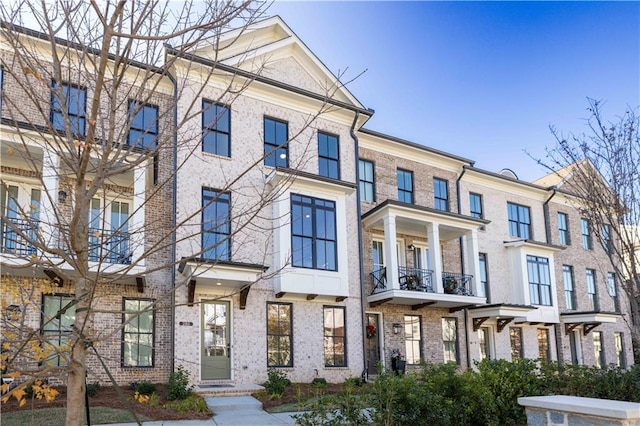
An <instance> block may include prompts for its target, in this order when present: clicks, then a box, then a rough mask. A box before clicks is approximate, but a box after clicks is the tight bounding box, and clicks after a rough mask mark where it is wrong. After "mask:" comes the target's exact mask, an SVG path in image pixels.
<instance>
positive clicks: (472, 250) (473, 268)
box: [464, 229, 481, 296]
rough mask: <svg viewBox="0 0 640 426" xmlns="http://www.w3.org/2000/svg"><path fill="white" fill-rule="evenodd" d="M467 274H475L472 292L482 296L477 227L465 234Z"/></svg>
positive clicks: (472, 281)
mask: <svg viewBox="0 0 640 426" xmlns="http://www.w3.org/2000/svg"><path fill="white" fill-rule="evenodd" d="M464 240H465V248H466V257H467V259H466V260H467V274H470V275H473V279H472V280H471V292H472V293H473V295H474V296H480V294H481V292H480V286H481V283H480V260H479V254H478V231H477V230H476V229H473V230H471V231H470V232H467V233H466V234H465V236H464Z"/></svg>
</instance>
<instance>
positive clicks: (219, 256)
mask: <svg viewBox="0 0 640 426" xmlns="http://www.w3.org/2000/svg"><path fill="white" fill-rule="evenodd" d="M230 205H231V194H229V193H228V192H221V191H216V190H214V189H209V188H202V257H203V258H205V259H211V260H229V259H230V258H231V206H230Z"/></svg>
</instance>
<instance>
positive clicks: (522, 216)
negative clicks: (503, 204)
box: [507, 203, 531, 240]
mask: <svg viewBox="0 0 640 426" xmlns="http://www.w3.org/2000/svg"><path fill="white" fill-rule="evenodd" d="M507 212H508V215H509V235H511V236H512V237H517V238H523V239H525V240H528V239H531V213H530V210H529V207H526V206H521V205H519V204H514V203H507Z"/></svg>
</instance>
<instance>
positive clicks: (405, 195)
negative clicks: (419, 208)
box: [398, 169, 413, 204]
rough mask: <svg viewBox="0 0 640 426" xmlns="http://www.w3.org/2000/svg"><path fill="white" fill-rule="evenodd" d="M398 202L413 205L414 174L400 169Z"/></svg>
mask: <svg viewBox="0 0 640 426" xmlns="http://www.w3.org/2000/svg"><path fill="white" fill-rule="evenodd" d="M398 201H402V202H403V203H409V204H413V172H410V171H409V170H402V169H398Z"/></svg>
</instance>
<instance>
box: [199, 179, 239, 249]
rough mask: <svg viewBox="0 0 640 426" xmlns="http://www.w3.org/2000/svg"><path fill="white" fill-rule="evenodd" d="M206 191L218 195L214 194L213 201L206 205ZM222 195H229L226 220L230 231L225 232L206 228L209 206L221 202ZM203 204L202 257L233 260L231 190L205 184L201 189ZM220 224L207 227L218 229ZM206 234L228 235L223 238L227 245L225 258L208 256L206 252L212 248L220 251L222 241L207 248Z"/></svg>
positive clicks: (201, 225) (201, 226) (224, 243)
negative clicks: (222, 189) (206, 215)
mask: <svg viewBox="0 0 640 426" xmlns="http://www.w3.org/2000/svg"><path fill="white" fill-rule="evenodd" d="M205 191H211V192H214V193H216V194H217V195H215V196H213V197H212V198H211V201H210V202H208V203H207V204H206V205H205ZM221 196H226V197H227V212H228V214H227V220H226V221H225V224H226V226H228V228H229V233H228V234H225V233H223V232H216V231H206V230H205V227H204V226H205V214H206V210H207V208H210V207H212V206H214V205H215V204H217V203H219V202H221V201H220V200H221ZM201 206H202V213H201V224H200V233H201V236H200V250H201V254H200V257H202V258H203V259H208V260H218V261H230V260H231V253H232V252H231V250H232V244H231V243H232V238H231V237H232V235H233V230H232V226H231V225H232V220H231V219H232V216H231V192H229V191H220V190H218V189H215V188H209V187H207V186H203V187H202V190H201ZM219 226H220V225H218V226H216V227H211V228H207V229H217V228H218V227H219ZM205 234H214V235H226V239H225V240H223V242H222V243H223V245H226V246H227V247H226V256H222V257H224V258H220V259H218V258H217V256H215V257H210V256H206V255H205V254H206V253H207V252H209V251H211V250H215V251H216V252H217V251H218V249H219V247H220V244H221V243H220V242H217V243H216V244H215V246H214V247H212V248H209V249H207V248H206V247H205Z"/></svg>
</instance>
